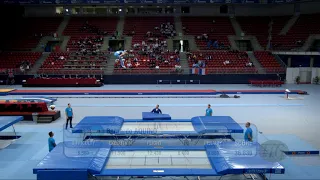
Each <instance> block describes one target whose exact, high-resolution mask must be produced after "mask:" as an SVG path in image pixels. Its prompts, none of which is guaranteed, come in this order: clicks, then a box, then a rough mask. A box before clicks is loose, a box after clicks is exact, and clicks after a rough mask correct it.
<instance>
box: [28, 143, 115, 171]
mask: <svg viewBox="0 0 320 180" xmlns="http://www.w3.org/2000/svg"><path fill="white" fill-rule="evenodd" d="M110 151H111V145H109V144H108V143H103V142H95V143H91V144H87V145H74V144H73V143H72V142H63V143H59V144H58V145H57V146H56V147H55V148H54V149H53V150H52V151H51V152H50V153H49V154H47V156H46V157H45V158H44V159H43V160H42V161H41V162H40V163H39V164H38V165H37V166H36V167H35V168H34V169H33V173H34V174H37V172H38V171H41V170H42V171H45V170H57V171H69V170H86V171H88V172H89V173H91V174H98V173H100V172H101V170H103V169H104V167H105V165H106V161H107V158H108V156H109V154H110Z"/></svg>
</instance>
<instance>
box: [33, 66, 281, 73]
mask: <svg viewBox="0 0 320 180" xmlns="http://www.w3.org/2000/svg"><path fill="white" fill-rule="evenodd" d="M262 69H263V70H264V72H266V74H284V73H285V72H286V68H262ZM106 70H107V69H106V68H96V69H95V68H91V69H84V68H82V69H41V70H40V71H38V74H44V75H104V74H105V73H106ZM259 70H260V69H258V68H254V67H252V68H204V69H200V68H194V69H193V68H185V69H183V68H181V69H180V70H179V69H175V68H159V69H154V68H152V69H151V68H132V69H129V68H127V69H122V68H121V69H118V68H115V69H113V73H112V74H113V75H130V74H132V75H133V74H134V75H136V74H139V75H151V74H153V75H155V74H156V75H157V74H158V75H162V74H174V75H182V74H189V75H192V74H194V75H208V74H258V72H259Z"/></svg>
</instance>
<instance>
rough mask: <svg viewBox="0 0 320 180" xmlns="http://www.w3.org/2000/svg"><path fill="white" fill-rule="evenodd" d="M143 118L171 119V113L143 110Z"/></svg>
mask: <svg viewBox="0 0 320 180" xmlns="http://www.w3.org/2000/svg"><path fill="white" fill-rule="evenodd" d="M142 119H143V120H170V119H171V116H170V115H169V114H157V113H152V112H142Z"/></svg>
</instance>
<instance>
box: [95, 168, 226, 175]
mask: <svg viewBox="0 0 320 180" xmlns="http://www.w3.org/2000/svg"><path fill="white" fill-rule="evenodd" d="M95 176H220V175H219V174H217V172H216V171H215V170H214V169H179V168H176V169H175V168H171V169H168V168H152V169H151V168H148V169H145V168H143V169H104V170H103V171H102V172H101V173H100V174H96V175H95Z"/></svg>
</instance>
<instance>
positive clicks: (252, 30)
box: [237, 16, 290, 48]
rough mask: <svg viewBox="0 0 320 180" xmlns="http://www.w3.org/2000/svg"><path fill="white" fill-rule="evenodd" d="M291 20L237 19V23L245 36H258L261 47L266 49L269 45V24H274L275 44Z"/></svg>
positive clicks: (281, 18)
mask: <svg viewBox="0 0 320 180" xmlns="http://www.w3.org/2000/svg"><path fill="white" fill-rule="evenodd" d="M289 19H290V16H275V17H237V21H238V23H239V24H240V26H241V29H242V31H244V32H245V35H253V36H256V37H257V39H258V41H259V43H260V45H261V46H262V47H264V48H266V47H267V45H268V36H269V27H270V26H269V24H270V23H271V22H272V31H271V35H272V39H273V42H274V40H275V39H276V38H277V37H278V36H279V33H280V32H281V30H282V28H283V27H284V26H285V24H286V23H287V22H288V20H289Z"/></svg>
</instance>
